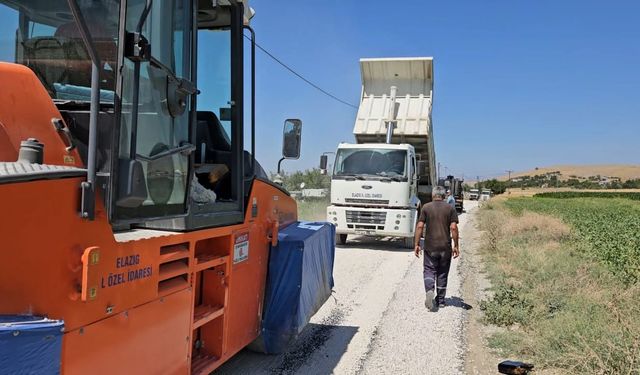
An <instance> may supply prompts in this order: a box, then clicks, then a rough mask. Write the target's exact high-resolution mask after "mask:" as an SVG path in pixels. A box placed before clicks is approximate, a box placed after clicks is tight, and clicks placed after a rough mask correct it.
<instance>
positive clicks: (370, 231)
mask: <svg viewBox="0 0 640 375" xmlns="http://www.w3.org/2000/svg"><path fill="white" fill-rule="evenodd" d="M375 233H376V232H375V231H372V230H356V234H363V235H369V234H375Z"/></svg>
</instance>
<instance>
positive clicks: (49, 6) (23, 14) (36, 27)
mask: <svg viewBox="0 0 640 375" xmlns="http://www.w3.org/2000/svg"><path fill="white" fill-rule="evenodd" d="M78 3H79V7H80V11H81V12H82V13H83V16H84V18H85V20H86V23H87V27H88V28H89V32H90V33H91V36H92V38H93V40H94V43H95V46H96V50H97V52H98V54H99V55H100V59H101V60H102V63H103V64H104V65H103V66H102V67H101V68H102V69H101V72H100V82H101V84H100V85H101V89H102V90H101V92H100V99H101V102H113V99H114V89H115V70H116V60H117V51H118V45H117V41H118V39H117V36H118V15H119V13H120V1H119V0H101V1H80V2H78ZM0 61H4V62H10V63H17V64H22V65H25V66H27V67H29V68H30V69H31V70H32V71H33V72H34V73H35V75H36V76H37V77H38V79H40V81H41V82H42V84H43V85H44V87H45V88H46V90H47V91H48V92H49V95H51V98H52V99H60V100H75V101H89V100H90V97H91V89H90V87H91V59H90V58H89V54H88V53H87V50H86V48H85V46H84V43H83V41H82V38H81V36H80V32H79V31H78V28H77V27H76V24H75V21H74V18H73V15H72V14H71V11H70V9H69V6H68V4H67V1H65V0H50V1H41V0H20V1H18V0H0Z"/></svg>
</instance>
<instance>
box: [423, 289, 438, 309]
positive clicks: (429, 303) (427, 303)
mask: <svg viewBox="0 0 640 375" xmlns="http://www.w3.org/2000/svg"><path fill="white" fill-rule="evenodd" d="M436 305H437V304H436V300H435V293H433V290H430V291H428V292H427V297H426V298H425V300H424V307H426V308H427V310H429V311H431V312H434V311H436Z"/></svg>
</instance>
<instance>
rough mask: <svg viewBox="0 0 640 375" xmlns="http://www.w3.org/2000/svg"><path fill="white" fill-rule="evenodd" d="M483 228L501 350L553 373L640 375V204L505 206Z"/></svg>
mask: <svg viewBox="0 0 640 375" xmlns="http://www.w3.org/2000/svg"><path fill="white" fill-rule="evenodd" d="M479 227H480V229H482V230H483V245H482V248H483V259H484V261H485V267H486V270H487V272H488V276H489V279H490V280H491V284H492V286H491V290H492V293H493V294H492V295H491V296H490V297H489V298H488V299H486V300H484V301H481V303H480V309H481V310H482V311H483V316H484V321H485V323H487V324H490V325H492V326H499V327H502V328H499V329H496V330H494V331H493V333H492V334H491V335H490V337H489V345H490V346H491V347H492V348H494V349H495V350H497V351H498V352H499V353H501V356H503V357H509V358H518V359H522V360H526V361H530V362H532V363H534V364H535V365H536V367H537V368H538V369H540V370H543V371H546V370H549V371H550V373H562V374H567V373H568V374H638V373H639V372H638V367H637V366H638V358H640V305H639V304H638V300H640V281H639V280H640V201H637V200H633V199H626V198H594V197H590V198H585V197H583V198H548V197H546V198H545V197H534V198H510V199H504V200H496V201H495V202H489V203H487V204H486V205H485V206H484V207H483V208H482V210H481V212H480V221H479ZM543 373H545V372H543Z"/></svg>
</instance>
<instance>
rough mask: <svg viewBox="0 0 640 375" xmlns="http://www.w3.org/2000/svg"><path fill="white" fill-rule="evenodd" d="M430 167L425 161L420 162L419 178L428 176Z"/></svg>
mask: <svg viewBox="0 0 640 375" xmlns="http://www.w3.org/2000/svg"><path fill="white" fill-rule="evenodd" d="M428 168H429V165H428V164H427V162H426V161H424V160H418V176H424V175H426V174H427V169H428Z"/></svg>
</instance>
